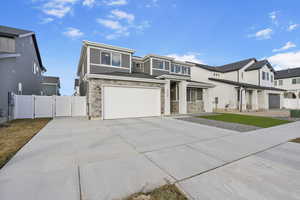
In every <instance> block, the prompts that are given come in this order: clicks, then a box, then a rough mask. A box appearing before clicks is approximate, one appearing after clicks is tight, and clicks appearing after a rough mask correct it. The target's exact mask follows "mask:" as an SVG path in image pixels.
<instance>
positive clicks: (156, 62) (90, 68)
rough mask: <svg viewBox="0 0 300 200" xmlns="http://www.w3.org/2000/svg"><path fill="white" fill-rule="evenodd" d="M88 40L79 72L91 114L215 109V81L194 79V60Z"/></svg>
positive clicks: (124, 115) (101, 116)
mask: <svg viewBox="0 0 300 200" xmlns="http://www.w3.org/2000/svg"><path fill="white" fill-rule="evenodd" d="M134 52H135V51H134V50H132V49H128V48H121V47H115V46H110V45H105V44H99V43H94V42H89V41H84V42H83V46H82V49H81V55H80V60H79V64H78V71H77V75H78V77H79V93H80V95H81V96H87V108H88V116H89V117H90V118H99V119H114V118H127V117H146V116H161V115H170V114H186V113H199V112H204V111H206V112H211V111H212V107H211V101H210V99H209V95H208V94H209V90H210V89H211V88H213V87H214V85H213V84H210V83H205V82H201V81H191V68H192V67H193V66H194V64H189V63H185V62H179V61H176V60H174V59H173V58H170V57H165V56H159V55H153V54H150V55H147V56H145V57H137V56H133V54H134Z"/></svg>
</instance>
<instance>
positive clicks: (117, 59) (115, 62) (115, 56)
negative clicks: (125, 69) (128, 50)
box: [112, 53, 121, 67]
mask: <svg viewBox="0 0 300 200" xmlns="http://www.w3.org/2000/svg"><path fill="white" fill-rule="evenodd" d="M112 66H116V67H120V66H121V54H119V53H112Z"/></svg>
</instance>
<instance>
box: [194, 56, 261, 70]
mask: <svg viewBox="0 0 300 200" xmlns="http://www.w3.org/2000/svg"><path fill="white" fill-rule="evenodd" d="M252 60H255V61H256V59H255V58H249V59H245V60H241V61H238V62H234V63H229V64H226V65H221V66H209V65H203V64H196V66H197V67H201V68H203V69H207V70H210V71H215V72H221V73H226V72H232V71H236V70H239V69H241V68H243V67H244V66H245V65H247V64H248V63H249V62H250V61H252Z"/></svg>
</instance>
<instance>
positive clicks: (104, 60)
mask: <svg viewBox="0 0 300 200" xmlns="http://www.w3.org/2000/svg"><path fill="white" fill-rule="evenodd" d="M101 64H103V65H111V57H110V53H109V52H101Z"/></svg>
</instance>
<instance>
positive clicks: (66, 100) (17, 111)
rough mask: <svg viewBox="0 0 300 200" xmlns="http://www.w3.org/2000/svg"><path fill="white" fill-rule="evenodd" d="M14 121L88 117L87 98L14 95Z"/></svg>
mask: <svg viewBox="0 0 300 200" xmlns="http://www.w3.org/2000/svg"><path fill="white" fill-rule="evenodd" d="M13 100H14V103H13V105H14V106H13V115H14V119H24V118H45V117H75V116H86V97H82V96H35V95H14V97H13Z"/></svg>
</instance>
